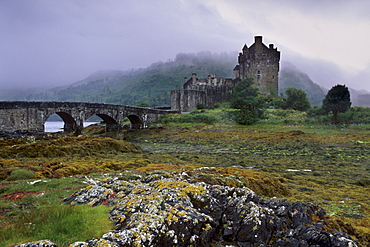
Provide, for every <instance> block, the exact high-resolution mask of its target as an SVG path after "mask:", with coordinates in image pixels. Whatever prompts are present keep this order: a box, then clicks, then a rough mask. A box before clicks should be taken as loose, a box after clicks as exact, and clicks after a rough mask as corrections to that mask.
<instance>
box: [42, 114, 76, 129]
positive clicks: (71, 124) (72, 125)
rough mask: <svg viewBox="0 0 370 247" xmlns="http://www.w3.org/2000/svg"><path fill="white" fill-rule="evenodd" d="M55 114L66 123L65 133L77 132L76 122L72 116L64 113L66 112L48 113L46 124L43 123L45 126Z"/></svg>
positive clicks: (45, 119)
mask: <svg viewBox="0 0 370 247" xmlns="http://www.w3.org/2000/svg"><path fill="white" fill-rule="evenodd" d="M54 114H56V115H58V116H59V117H60V118H61V119H62V120H63V122H64V126H63V132H66V133H72V132H75V131H76V129H77V123H76V120H75V119H74V118H73V116H72V115H71V114H69V113H67V112H64V111H56V112H53V111H51V112H48V113H47V115H46V116H45V118H44V122H43V125H44V126H45V123H46V121H47V120H48V119H49V118H50V117H51V116H52V115H54Z"/></svg>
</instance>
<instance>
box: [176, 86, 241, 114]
mask: <svg viewBox="0 0 370 247" xmlns="http://www.w3.org/2000/svg"><path fill="white" fill-rule="evenodd" d="M233 88H234V86H233V85H220V86H215V87H210V86H207V85H199V86H192V87H191V89H185V90H172V91H171V109H172V110H179V111H181V112H187V111H192V110H195V109H197V104H199V103H200V104H203V105H204V106H205V107H206V108H212V107H213V106H214V104H216V103H220V102H224V101H227V100H229V98H230V94H231V93H232V91H233Z"/></svg>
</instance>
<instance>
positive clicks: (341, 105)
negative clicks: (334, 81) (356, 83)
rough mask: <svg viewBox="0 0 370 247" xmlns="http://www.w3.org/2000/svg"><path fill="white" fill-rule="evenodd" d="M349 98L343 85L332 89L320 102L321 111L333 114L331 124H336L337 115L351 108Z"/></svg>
mask: <svg viewBox="0 0 370 247" xmlns="http://www.w3.org/2000/svg"><path fill="white" fill-rule="evenodd" d="M351 104H352V103H351V97H350V93H349V90H348V88H347V87H346V86H345V85H336V86H334V87H332V88H331V89H330V90H329V92H328V93H327V94H326V96H325V98H324V99H323V101H322V109H323V111H324V112H325V113H329V112H332V113H333V122H334V123H337V122H338V113H340V112H346V111H347V110H348V109H349V108H350V107H351Z"/></svg>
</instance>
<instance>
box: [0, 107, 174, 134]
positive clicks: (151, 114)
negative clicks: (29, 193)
mask: <svg viewBox="0 0 370 247" xmlns="http://www.w3.org/2000/svg"><path fill="white" fill-rule="evenodd" d="M168 113H179V112H178V111H173V110H162V109H153V108H146V107H135V106H127V105H114V104H104V103H88V102H57V101H47V102H43V101H0V130H1V131H7V132H14V131H29V132H44V124H45V121H46V120H47V119H48V118H49V117H50V116H51V115H53V114H58V115H59V116H60V117H61V118H62V119H63V121H64V131H65V132H75V133H76V134H79V133H81V131H82V129H83V123H84V122H85V121H86V120H87V119H88V118H89V117H91V116H93V115H97V116H99V117H100V118H102V119H103V120H104V122H105V123H106V130H108V131H109V130H114V129H115V130H116V129H119V128H121V127H122V123H123V121H124V119H125V118H126V117H127V118H128V119H129V120H130V122H131V127H132V128H145V127H147V125H148V124H150V123H154V122H155V121H157V120H158V119H159V117H160V116H162V115H164V114H168Z"/></svg>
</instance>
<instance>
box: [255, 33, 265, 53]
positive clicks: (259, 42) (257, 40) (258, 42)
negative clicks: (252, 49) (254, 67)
mask: <svg viewBox="0 0 370 247" xmlns="http://www.w3.org/2000/svg"><path fill="white" fill-rule="evenodd" d="M254 45H255V46H256V53H261V52H262V47H263V45H262V36H254Z"/></svg>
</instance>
